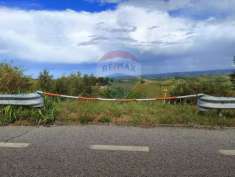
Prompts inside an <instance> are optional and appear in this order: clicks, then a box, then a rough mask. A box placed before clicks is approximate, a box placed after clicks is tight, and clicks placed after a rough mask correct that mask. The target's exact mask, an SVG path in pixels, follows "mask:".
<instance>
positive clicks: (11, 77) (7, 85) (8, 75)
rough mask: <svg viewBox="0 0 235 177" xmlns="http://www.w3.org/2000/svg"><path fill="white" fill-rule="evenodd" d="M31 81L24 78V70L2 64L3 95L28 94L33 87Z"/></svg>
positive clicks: (0, 67)
mask: <svg viewBox="0 0 235 177" xmlns="http://www.w3.org/2000/svg"><path fill="white" fill-rule="evenodd" d="M30 81H31V80H30V78H29V77H26V76H24V74H23V72H22V70H21V69H19V68H18V67H13V66H10V65H9V64H0V83H2V84H0V92H1V93H19V92H28V91H30V90H31V86H32V83H31V82H30ZM3 83H4V84H3Z"/></svg>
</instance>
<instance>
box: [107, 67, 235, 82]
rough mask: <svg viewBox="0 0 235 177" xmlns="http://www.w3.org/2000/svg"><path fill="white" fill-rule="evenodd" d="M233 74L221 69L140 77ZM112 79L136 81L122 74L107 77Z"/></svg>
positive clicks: (228, 70)
mask: <svg viewBox="0 0 235 177" xmlns="http://www.w3.org/2000/svg"><path fill="white" fill-rule="evenodd" d="M233 72H235V69H222V70H207V71H191V72H172V73H160V74H145V75H142V76H141V77H142V78H143V79H165V78H170V77H194V76H212V75H227V74H231V73H233ZM109 77H110V78H113V79H121V80H123V79H127V80H130V79H136V77H134V76H126V75H123V74H115V75H112V76H109Z"/></svg>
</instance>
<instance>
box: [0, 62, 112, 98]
mask: <svg viewBox="0 0 235 177" xmlns="http://www.w3.org/2000/svg"><path fill="white" fill-rule="evenodd" d="M111 82H112V79H110V78H103V77H95V76H93V75H87V74H85V75H82V74H81V73H79V72H77V73H72V74H70V75H66V76H65V75H63V76H61V77H59V78H54V77H53V75H52V74H50V72H49V71H48V70H43V71H41V72H40V74H39V76H38V78H36V79H34V78H32V77H30V76H26V75H25V74H24V72H23V70H22V69H21V68H19V67H15V66H12V65H10V64H5V63H2V64H0V83H1V84H0V92H1V93H23V92H32V91H35V90H42V91H48V92H57V93H61V94H69V95H83V96H91V95H97V94H98V93H97V92H98V91H99V90H98V87H101V86H106V85H109V84H110V83H111Z"/></svg>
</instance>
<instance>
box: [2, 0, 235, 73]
mask: <svg viewBox="0 0 235 177" xmlns="http://www.w3.org/2000/svg"><path fill="white" fill-rule="evenodd" d="M116 50H123V51H128V52H130V53H132V54H133V55H135V56H136V58H138V60H139V62H140V64H141V65H142V72H143V74H152V73H166V72H180V71H196V70H212V69H228V68H232V59H233V56H234V55H235V0H223V1H222V0H207V1H205V0H56V1H52V0H0V61H1V62H10V63H13V64H14V65H19V66H22V67H23V68H24V69H25V72H26V73H28V74H33V75H34V76H36V75H37V74H38V72H39V71H40V70H42V69H44V68H46V69H49V70H50V71H51V72H52V73H53V74H55V75H57V76H58V75H61V74H66V73H70V72H74V71H78V70H79V71H80V72H82V73H94V72H95V71H96V63H97V62H98V61H99V59H100V58H102V56H104V55H105V54H106V53H107V52H109V51H116Z"/></svg>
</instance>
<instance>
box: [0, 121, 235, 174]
mask: <svg viewBox="0 0 235 177" xmlns="http://www.w3.org/2000/svg"><path fill="white" fill-rule="evenodd" d="M0 176H1V177H8V176H9V177H28V176H29V177H119V176H120V177H168V176H169V177H176V176H179V177H184V176H185V177H203V176H205V177H235V129H221V130H206V129H189V128H165V127H161V128H159V127H158V128H148V129H144V128H135V127H118V126H97V125H88V126H58V127H56V126H55V127H39V128H38V127H0Z"/></svg>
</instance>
